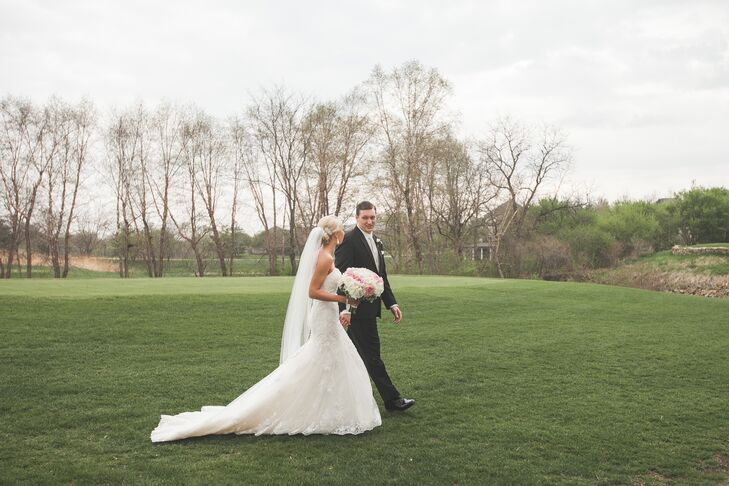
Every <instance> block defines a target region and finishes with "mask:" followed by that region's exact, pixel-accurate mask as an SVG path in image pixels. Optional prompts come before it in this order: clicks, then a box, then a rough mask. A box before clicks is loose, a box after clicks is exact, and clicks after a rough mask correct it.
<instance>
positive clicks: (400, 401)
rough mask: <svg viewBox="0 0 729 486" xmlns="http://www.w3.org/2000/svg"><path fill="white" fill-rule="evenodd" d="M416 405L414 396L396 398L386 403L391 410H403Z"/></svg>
mask: <svg viewBox="0 0 729 486" xmlns="http://www.w3.org/2000/svg"><path fill="white" fill-rule="evenodd" d="M413 405H415V400H413V399H412V398H396V399H395V400H392V401H390V402H387V403H386V404H385V408H386V409H387V410H389V411H391V412H393V411H395V410H397V411H400V412H402V411H403V410H407V409H408V408H410V407H412V406H413Z"/></svg>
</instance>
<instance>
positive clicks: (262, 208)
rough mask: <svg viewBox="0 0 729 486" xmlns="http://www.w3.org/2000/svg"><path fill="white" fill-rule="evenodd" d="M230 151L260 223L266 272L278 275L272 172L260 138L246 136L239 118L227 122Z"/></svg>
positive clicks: (276, 219) (276, 210) (275, 203)
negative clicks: (229, 130)
mask: <svg viewBox="0 0 729 486" xmlns="http://www.w3.org/2000/svg"><path fill="white" fill-rule="evenodd" d="M231 132H232V138H233V150H234V151H235V153H236V155H235V157H236V160H237V161H240V164H241V166H240V168H241V171H242V179H243V182H244V184H245V185H246V187H247V188H248V190H249V191H250V194H251V197H252V199H253V206H254V209H255V211H256V216H257V217H258V221H259V222H260V223H261V225H262V226H263V234H264V240H265V245H266V255H267V257H268V273H269V274H270V275H277V274H278V263H277V260H276V256H277V254H278V251H277V248H278V242H277V240H276V233H277V229H278V206H277V201H278V197H277V196H278V191H277V190H276V171H275V168H274V166H273V164H272V163H270V161H269V159H266V158H265V157H264V156H263V155H262V153H261V151H260V150H259V144H260V141H259V140H257V137H253V136H251V135H250V130H249V127H246V122H245V121H243V120H241V119H234V120H233V121H232V122H231Z"/></svg>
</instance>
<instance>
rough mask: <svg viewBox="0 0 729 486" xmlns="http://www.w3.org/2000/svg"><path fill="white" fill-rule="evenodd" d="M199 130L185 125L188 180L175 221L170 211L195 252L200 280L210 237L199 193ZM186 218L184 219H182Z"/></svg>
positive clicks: (185, 155) (175, 223)
mask: <svg viewBox="0 0 729 486" xmlns="http://www.w3.org/2000/svg"><path fill="white" fill-rule="evenodd" d="M196 130H197V127H196V124H195V123H194V122H193V121H189V122H188V123H186V124H185V126H184V127H183V129H182V137H183V142H182V143H183V145H184V147H185V152H184V155H183V160H184V173H185V176H186V177H185V180H184V182H183V183H182V184H180V186H179V187H178V190H179V191H180V203H181V204H180V206H181V209H179V216H177V217H175V212H177V211H178V209H176V210H175V211H170V213H169V214H170V219H171V220H172V223H173V224H174V226H175V228H176V229H177V234H178V235H179V236H180V238H182V239H183V240H185V241H186V242H187V243H188V244H189V245H190V248H191V249H192V251H193V253H194V255H195V261H196V264H197V271H196V272H195V275H196V276H198V277H204V276H205V269H206V267H207V262H206V259H205V254H204V249H203V246H202V242H203V240H204V238H205V237H206V236H207V234H208V228H209V227H208V226H206V225H205V218H204V214H203V213H202V211H201V208H200V205H201V204H202V206H203V208H204V206H205V204H204V203H203V202H201V201H200V200H199V198H200V191H199V190H198V184H199V183H198V181H197V178H198V157H199V150H200V148H199V146H198V144H199V142H198V141H196V138H197V137H198V134H197V133H196ZM183 214H184V217H185V218H184V219H182V217H181V216H182V215H183Z"/></svg>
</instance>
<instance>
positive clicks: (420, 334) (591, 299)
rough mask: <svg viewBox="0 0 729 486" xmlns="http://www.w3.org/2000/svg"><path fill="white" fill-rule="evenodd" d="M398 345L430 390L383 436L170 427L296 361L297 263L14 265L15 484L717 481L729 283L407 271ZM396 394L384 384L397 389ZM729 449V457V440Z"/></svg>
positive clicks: (5, 444)
mask: <svg viewBox="0 0 729 486" xmlns="http://www.w3.org/2000/svg"><path fill="white" fill-rule="evenodd" d="M392 284H393V286H394V288H395V290H396V294H397V296H398V299H399V301H400V303H401V305H402V307H403V309H404V311H405V316H406V317H405V321H404V322H403V323H402V324H400V325H399V326H395V325H393V324H392V323H391V322H390V320H389V319H385V320H383V321H381V323H380V330H381V337H382V346H383V356H384V358H385V362H386V363H387V365H388V369H389V371H390V374H391V376H392V377H393V380H394V381H395V383H396V385H397V386H398V387H399V388H400V389H401V391H402V392H403V393H404V394H405V395H406V396H409V397H414V398H416V399H417V401H418V403H417V405H416V406H415V407H414V408H412V409H411V410H409V411H407V412H405V413H403V414H399V415H397V414H391V413H388V412H385V411H384V408H383V407H381V409H382V413H383V425H382V426H381V427H379V428H376V429H375V430H373V431H372V432H368V433H366V434H364V435H361V436H345V437H339V436H309V437H299V436H293V437H289V436H283V437H276V436H273V437H270V436H269V437H250V436H209V437H204V438H199V439H192V440H186V441H180V442H175V443H167V444H152V443H151V442H150V440H149V434H150V432H151V430H152V429H153V428H154V427H155V426H156V425H157V422H158V420H159V415H160V414H161V413H168V414H169V413H178V412H182V411H189V410H196V409H199V408H200V407H201V406H203V405H213V404H219V405H220V404H226V403H228V402H229V401H230V400H232V399H233V398H235V397H236V396H238V395H239V394H240V393H241V392H242V391H244V390H245V389H246V388H247V387H249V386H251V385H252V384H254V383H255V382H257V381H258V380H259V379H261V378H262V377H263V376H265V375H266V374H267V373H269V372H270V371H271V370H273V369H274V368H275V367H276V366H277V365H278V351H279V339H280V335H281V326H282V322H283V317H284V313H285V309H286V302H287V297H288V292H289V286H290V285H291V279H290V278H285V277H280V278H274V277H272V278H227V279H226V278H210V279H190V278H165V279H154V280H153V279H149V280H146V279H134V280H126V281H124V280H118V279H107V278H101V279H76V280H67V281H54V280H30V281H27V280H10V281H4V280H0V309H2V310H1V311H0V312H1V314H0V336H1V337H2V340H1V342H0V363H2V375H1V376H2V379H1V380H0V409H2V417H3V419H2V421H1V422H0V484H9V483H13V484H14V483H26V484H34V485H35V484H54V483H74V484H85V483H94V484H108V483H129V484H156V483H167V484H302V483H306V484H361V483H365V484H388V483H391V484H421V483H423V484H634V482H636V481H638V480H639V479H640V478H649V479H650V478H654V479H655V478H659V479H660V480H664V479H665V480H666V481H671V482H670V484H716V483H718V482H720V481H721V480H722V478H723V477H724V476H723V475H722V474H721V473H720V472H717V466H716V464H715V462H714V461H715V460H714V457H717V456H716V454H728V453H729V413H728V412H729V353H727V349H729V318H728V317H729V301H728V300H719V299H715V300H710V299H703V298H700V297H691V296H682V295H673V294H663V293H654V292H649V291H643V290H637V289H629V288H617V287H606V286H599V285H591V284H577V283H551V282H540V281H513V280H506V281H499V280H489V279H472V278H460V277H400V276H394V277H393V278H392ZM377 398H378V401H379V397H377ZM719 457H721V456H719Z"/></svg>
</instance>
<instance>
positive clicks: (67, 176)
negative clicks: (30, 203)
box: [46, 100, 95, 278]
mask: <svg viewBox="0 0 729 486" xmlns="http://www.w3.org/2000/svg"><path fill="white" fill-rule="evenodd" d="M46 117H47V119H48V120H49V122H48V127H49V130H48V131H49V132H52V133H53V134H54V135H52V136H51V137H50V139H51V140H50V143H51V144H52V145H51V148H50V149H49V150H54V153H55V154H54V155H52V156H51V157H50V158H49V164H48V177H47V181H46V189H47V196H48V199H47V207H46V235H47V238H48V250H49V253H50V257H51V264H52V266H53V276H54V277H55V278H66V277H67V276H68V270H69V251H70V243H69V242H70V238H71V224H72V222H73V220H74V216H75V214H74V213H75V211H76V203H77V200H78V193H79V187H80V185H81V176H82V171H83V169H84V167H85V165H86V162H87V159H88V155H89V140H90V138H91V135H92V132H93V129H94V120H95V112H94V109H93V106H92V105H91V103H90V102H88V101H82V102H80V103H79V104H78V105H77V106H71V105H68V104H66V103H63V102H61V101H59V100H55V101H54V102H53V103H52V104H51V105H49V106H48V107H47V108H46ZM55 147H57V150H56V149H55ZM61 238H63V245H62V246H63V268H61V255H60V250H61Z"/></svg>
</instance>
